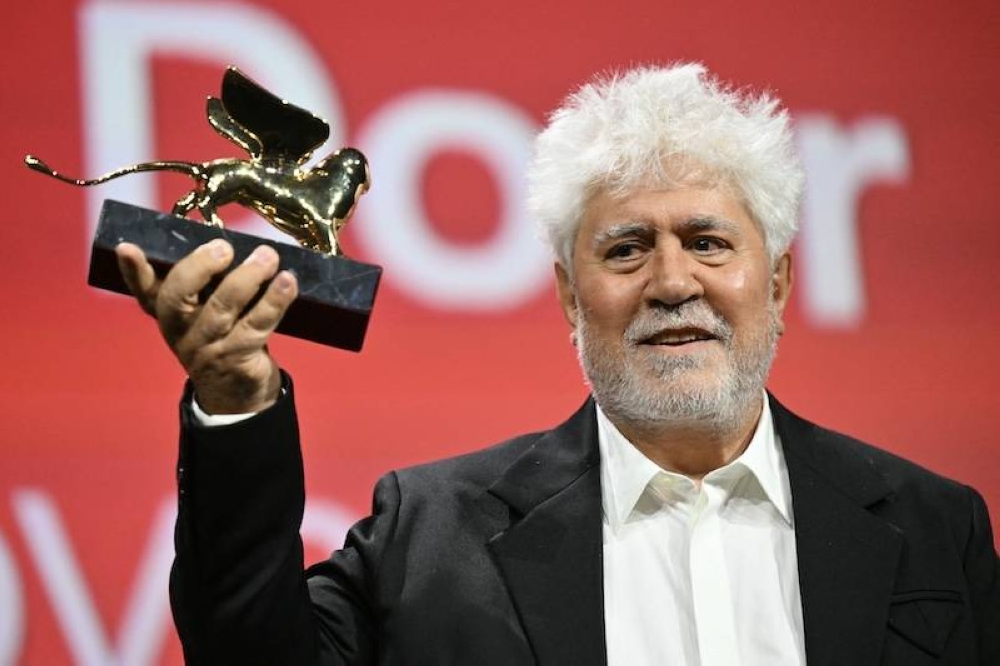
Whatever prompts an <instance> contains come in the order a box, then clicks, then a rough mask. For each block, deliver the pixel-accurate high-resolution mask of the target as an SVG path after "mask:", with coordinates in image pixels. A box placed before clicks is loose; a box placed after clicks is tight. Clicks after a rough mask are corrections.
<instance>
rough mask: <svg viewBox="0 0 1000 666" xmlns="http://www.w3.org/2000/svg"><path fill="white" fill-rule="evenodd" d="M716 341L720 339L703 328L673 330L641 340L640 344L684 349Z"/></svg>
mask: <svg viewBox="0 0 1000 666" xmlns="http://www.w3.org/2000/svg"><path fill="white" fill-rule="evenodd" d="M715 340H718V337H716V336H715V335H713V334H712V333H710V332H708V331H706V330H704V329H701V328H672V329H664V330H662V331H659V332H658V333H656V334H654V335H651V336H649V337H648V338H644V339H642V340H639V344H640V345H649V346H654V347H683V346H686V345H694V344H698V343H702V342H712V341H715Z"/></svg>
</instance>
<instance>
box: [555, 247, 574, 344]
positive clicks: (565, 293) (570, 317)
mask: <svg viewBox="0 0 1000 666" xmlns="http://www.w3.org/2000/svg"><path fill="white" fill-rule="evenodd" d="M555 271H556V292H557V293H558V294H559V305H560V306H561V307H562V311H563V316H564V317H566V321H567V322H569V325H570V326H571V327H573V328H576V322H577V315H578V312H577V307H576V290H575V289H574V288H573V281H572V280H571V279H570V276H569V272H568V271H567V270H566V267H565V266H563V265H562V264H561V263H559V262H558V261H557V262H556V263H555Z"/></svg>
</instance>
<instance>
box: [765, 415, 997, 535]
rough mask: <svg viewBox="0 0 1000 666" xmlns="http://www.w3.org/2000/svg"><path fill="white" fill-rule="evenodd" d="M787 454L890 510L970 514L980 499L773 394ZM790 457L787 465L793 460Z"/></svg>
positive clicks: (969, 490) (964, 487)
mask: <svg viewBox="0 0 1000 666" xmlns="http://www.w3.org/2000/svg"><path fill="white" fill-rule="evenodd" d="M771 404H772V409H773V411H774V416H775V424H776V426H777V428H778V432H779V434H780V435H781V438H782V444H783V447H784V449H785V452H786V457H789V458H794V459H797V461H798V462H799V463H804V464H806V465H808V466H810V467H812V468H813V469H814V470H815V471H816V472H817V473H818V474H820V475H822V476H825V477H826V478H828V479H830V480H831V481H832V482H834V483H836V484H839V485H840V487H841V488H843V489H845V492H847V493H849V494H851V495H853V496H855V497H856V498H857V499H859V500H861V501H862V503H867V502H865V501H864V500H865V499H866V498H871V499H874V498H876V497H879V498H881V504H882V505H883V508H884V509H885V510H887V511H888V512H890V513H893V514H896V513H909V514H914V515H920V514H923V515H925V516H930V515H939V516H948V517H950V518H952V519H954V518H956V517H958V516H964V517H968V516H969V515H970V511H972V510H973V509H974V505H976V504H977V503H981V502H982V500H981V498H980V497H979V495H978V494H977V493H976V491H975V490H973V489H972V488H970V487H969V486H967V485H965V484H963V483H960V482H958V481H956V480H954V479H950V478H948V477H945V476H943V475H941V474H939V473H937V472H934V471H932V470H929V469H927V468H926V467H923V466H921V465H919V464H917V463H915V462H913V461H911V460H907V459H906V458H903V457H901V456H899V455H897V454H894V453H892V452H890V451H887V450H885V449H883V448H881V447H879V446H876V445H873V444H871V443H868V442H864V441H861V440H860V439H857V438H855V437H852V436H850V435H846V434H844V433H841V432H837V431H835V430H831V429H829V428H825V427H823V426H820V425H817V424H815V423H813V422H811V421H808V420H806V419H803V418H801V417H799V416H797V415H796V414H794V413H792V412H791V411H789V410H788V409H787V408H785V407H784V406H782V405H781V404H780V403H778V402H777V401H776V400H774V399H773V398H772V403H771ZM789 462H790V470H791V468H792V467H793V466H794V463H792V462H791V460H790V461H789Z"/></svg>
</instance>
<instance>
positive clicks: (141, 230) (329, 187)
mask: <svg viewBox="0 0 1000 666" xmlns="http://www.w3.org/2000/svg"><path fill="white" fill-rule="evenodd" d="M207 111H208V122H209V124H211V125H212V127H213V128H215V130H216V131H217V132H218V133H219V134H221V135H222V136H224V137H225V138H227V139H229V140H230V141H232V142H233V143H235V144H236V145H238V146H240V147H241V148H243V149H244V150H246V151H247V152H248V153H249V154H250V159H236V158H229V159H219V160H213V161H211V162H204V163H194V162H181V161H157V162H146V163H143V164H136V165H133V166H128V167H124V168H121V169H118V170H117V171H113V172H111V173H108V174H105V175H103V176H100V177H98V178H94V179H92V180H80V179H75V178H68V177H66V176H63V175H62V174H60V173H58V172H57V171H55V170H53V169H51V168H49V166H48V165H46V164H45V163H44V162H42V161H41V160H39V159H38V158H36V157H33V156H31V155H28V156H26V157H25V158H24V162H25V164H26V165H27V166H28V167H30V168H31V169H34V170H35V171H39V172H41V173H44V174H46V175H48V176H52V177H54V178H58V179H59V180H61V181H63V182H66V183H70V184H73V185H80V186H90V185H99V184H101V183H104V182H107V181H109V180H112V179H114V178H118V177H121V176H125V175H128V174H134V173H140V172H147V171H178V172H181V173H185V174H187V175H189V176H190V177H191V178H192V179H193V180H194V182H195V185H194V187H193V188H192V189H191V191H190V192H187V193H186V194H184V195H183V196H182V197H180V198H179V199H178V200H177V202H176V203H175V204H174V207H173V210H172V211H171V213H172V214H171V215H167V214H164V213H160V212H157V211H151V210H147V209H144V208H139V207H137V206H132V205H129V204H124V203H121V202H118V201H111V200H107V201H105V202H104V207H103V209H102V210H101V218H100V221H99V223H98V228H97V233H96V235H95V237H94V245H93V252H92V254H91V262H90V273H89V276H88V280H87V281H88V283H89V284H91V285H93V286H95V287H99V288H101V289H108V290H110V291H116V292H119V293H124V294H127V293H128V287H126V285H125V283H124V281H123V280H122V278H121V275H120V274H119V272H118V266H117V262H116V259H115V254H114V248H115V246H116V245H117V244H118V243H121V242H123V241H128V242H131V243H135V244H137V245H139V246H140V247H142V248H143V250H144V251H145V252H146V255H147V257H148V258H149V260H150V263H152V264H153V266H154V267H155V268H156V269H157V273H159V274H161V275H163V274H166V272H167V271H168V270H169V269H170V267H171V266H173V265H174V264H175V263H176V262H177V261H179V260H180V259H181V258H182V257H184V256H186V255H187V254H188V253H189V252H191V251H192V250H194V248H196V247H197V246H198V245H201V244H202V243H205V242H208V241H209V240H212V239H213V238H220V237H221V238H225V239H226V240H227V241H229V242H230V243H231V244H232V245H233V248H234V250H235V253H236V257H235V260H234V261H233V266H236V265H238V264H239V262H240V261H241V260H242V259H243V257H245V256H247V255H249V254H250V252H251V251H252V250H253V248H255V247H257V246H258V245H260V244H261V243H267V244H268V245H271V246H272V247H273V248H274V249H275V250H277V252H278V254H279V256H280V259H281V265H282V267H284V268H288V269H291V270H292V271H293V272H294V273H295V274H296V277H297V278H298V280H299V283H300V290H299V293H300V295H299V297H298V299H296V301H295V303H293V304H292V306H291V307H290V308H289V310H288V312H287V313H286V315H285V317H284V319H283V320H282V322H281V325H280V326H279V327H278V331H279V332H282V333H285V334H288V335H292V336H295V337H299V338H304V339H307V340H313V341H315V342H320V343H322V344H327V345H331V346H335V347H340V348H343V349H349V350H353V351H358V350H360V349H361V346H362V343H363V342H364V336H365V332H366V331H367V328H368V319H369V317H370V315H371V309H372V306H373V304H374V301H375V293H376V291H377V289H378V282H379V278H380V277H381V273H382V269H381V268H379V267H378V266H372V265H369V264H362V263H359V262H356V261H353V260H351V259H347V258H346V257H344V256H343V253H342V251H341V249H340V243H339V241H338V237H337V236H338V232H339V231H340V229H341V227H343V226H344V224H346V223H347V221H348V219H349V218H350V216H351V213H353V212H354V207H355V205H356V204H357V200H358V199H359V198H360V197H361V195H362V194H364V193H365V192H366V191H367V190H368V187H369V185H370V182H371V177H370V174H369V171H368V162H367V160H366V159H365V156H364V155H362V154H361V152H360V151H358V150H355V149H354V148H342V149H340V150H338V151H336V152H334V153H332V154H331V155H329V156H327V157H326V158H324V159H322V160H320V161H319V162H318V163H316V164H315V165H314V166H312V167H310V168H306V166H305V163H306V161H307V160H308V159H309V158H310V156H312V154H313V152H314V151H315V150H316V149H317V148H319V147H320V146H321V145H322V144H323V143H324V142H325V141H326V140H327V139H328V138H329V136H330V127H329V126H328V125H327V123H326V122H325V121H324V120H322V119H321V118H318V117H317V116H315V115H313V114H312V113H310V112H309V111H306V110H305V109H302V108H299V107H297V106H294V105H292V104H289V103H288V102H285V101H284V100H282V99H281V98H279V97H277V96H275V95H274V94H272V93H271V92H269V91H267V90H265V89H264V88H262V87H261V86H260V85H258V84H257V83H255V82H254V81H252V80H251V79H249V78H248V77H246V76H245V75H244V74H243V73H242V72H240V71H239V70H238V69H236V68H235V67H230V68H228V69H227V70H226V73H225V75H224V76H223V79H222V96H221V99H219V98H216V97H209V98H208V108H207ZM228 203H237V204H240V205H243V206H246V207H247V208H250V209H252V210H254V211H255V212H257V213H258V214H260V215H261V216H262V217H264V218H265V219H266V220H267V221H268V222H270V223H271V224H272V225H274V226H275V227H277V228H278V229H279V230H281V231H283V232H285V233H287V234H289V235H290V236H292V237H293V238H294V239H295V240H296V241H298V243H299V244H300V245H301V246H302V248H297V247H294V246H290V245H284V244H281V243H272V242H270V241H266V240H263V239H260V238H257V237H254V236H250V235H248V234H243V233H239V232H235V231H230V230H228V229H225V228H224V226H223V222H222V219H221V218H220V217H219V214H218V210H217V209H218V208H219V206H222V205H224V204H228ZM194 211H197V212H198V213H199V214H200V216H201V217H202V220H203V223H202V224H198V223H192V221H190V220H187V219H184V218H185V216H187V215H188V214H190V213H192V212H194ZM303 248H306V249H303Z"/></svg>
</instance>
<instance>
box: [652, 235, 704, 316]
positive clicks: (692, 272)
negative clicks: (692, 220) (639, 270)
mask: <svg viewBox="0 0 1000 666" xmlns="http://www.w3.org/2000/svg"><path fill="white" fill-rule="evenodd" d="M647 266H648V268H649V278H648V281H647V282H646V298H647V300H648V301H650V302H653V301H656V302H660V303H663V304H665V305H680V304H681V303H684V302H685V301H690V300H694V299H697V298H701V297H702V296H703V295H704V294H705V289H704V287H703V285H702V283H701V280H700V279H699V267H701V264H700V263H699V262H698V261H697V260H696V259H695V258H694V257H692V256H691V255H690V254H689V253H688V252H685V251H684V248H683V247H681V244H680V243H679V242H677V240H676V239H670V240H669V241H667V242H662V243H658V244H657V246H656V248H655V250H654V251H653V256H652V257H651V258H650V261H649V263H648V264H647Z"/></svg>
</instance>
